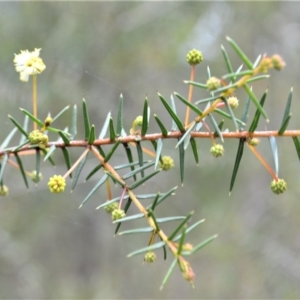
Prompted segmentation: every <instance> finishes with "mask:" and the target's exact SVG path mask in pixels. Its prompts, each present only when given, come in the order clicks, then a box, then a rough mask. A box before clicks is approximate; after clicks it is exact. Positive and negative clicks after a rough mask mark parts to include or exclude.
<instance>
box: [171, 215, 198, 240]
mask: <svg viewBox="0 0 300 300" xmlns="http://www.w3.org/2000/svg"><path fill="white" fill-rule="evenodd" d="M193 214H194V212H193V211H192V212H190V213H189V214H188V215H187V216H186V217H185V219H184V220H183V221H182V222H181V223H180V224H179V226H177V227H176V229H175V230H174V231H173V232H172V233H171V235H169V237H168V240H169V241H172V240H173V238H174V237H175V235H176V234H177V233H178V232H179V231H180V230H181V228H182V227H183V226H184V225H185V224H186V223H187V221H188V220H189V219H190V218H191V216H192V215H193Z"/></svg>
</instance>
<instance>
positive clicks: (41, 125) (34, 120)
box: [20, 108, 44, 127]
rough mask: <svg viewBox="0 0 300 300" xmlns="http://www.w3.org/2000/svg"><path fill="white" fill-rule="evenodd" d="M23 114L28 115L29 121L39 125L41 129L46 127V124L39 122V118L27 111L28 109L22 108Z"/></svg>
mask: <svg viewBox="0 0 300 300" xmlns="http://www.w3.org/2000/svg"><path fill="white" fill-rule="evenodd" d="M20 110H21V112H23V113H24V114H25V115H27V116H28V117H29V119H31V120H32V121H33V122H35V123H37V124H38V125H39V126H40V127H43V126H44V123H43V122H42V121H41V120H39V119H38V118H36V117H35V116H34V115H33V114H31V113H30V112H29V111H27V110H26V109H23V108H20Z"/></svg>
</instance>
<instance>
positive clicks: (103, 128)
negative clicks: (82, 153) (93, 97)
mask: <svg viewBox="0 0 300 300" xmlns="http://www.w3.org/2000/svg"><path fill="white" fill-rule="evenodd" d="M110 117H111V113H110V112H109V113H108V114H107V116H106V119H105V121H104V125H103V127H102V129H101V132H100V135H99V140H102V139H103V138H104V137H105V135H106V132H107V129H108V127H109V121H110Z"/></svg>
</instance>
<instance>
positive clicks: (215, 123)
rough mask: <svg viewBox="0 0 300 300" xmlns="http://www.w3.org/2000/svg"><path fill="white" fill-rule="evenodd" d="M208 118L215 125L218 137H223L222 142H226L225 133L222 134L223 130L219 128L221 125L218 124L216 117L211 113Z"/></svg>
mask: <svg viewBox="0 0 300 300" xmlns="http://www.w3.org/2000/svg"><path fill="white" fill-rule="evenodd" d="M208 118H209V120H210V122H211V124H212V125H213V127H214V129H215V131H216V133H217V135H218V137H219V138H220V139H221V141H222V143H224V138H223V134H222V131H221V130H220V128H219V125H218V124H217V121H216V120H215V118H214V117H213V115H211V114H209V115H208Z"/></svg>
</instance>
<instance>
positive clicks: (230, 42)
mask: <svg viewBox="0 0 300 300" xmlns="http://www.w3.org/2000/svg"><path fill="white" fill-rule="evenodd" d="M226 39H227V41H228V42H229V44H230V45H231V46H232V48H233V49H234V50H235V52H236V53H237V54H238V56H239V57H240V58H241V59H242V61H243V62H244V63H245V65H246V66H247V67H248V68H249V69H253V65H252V62H251V61H250V59H249V58H248V57H247V56H246V54H245V53H244V52H243V51H242V50H241V48H240V47H239V46H238V45H237V44H236V43H235V42H234V41H233V40H232V39H231V38H230V37H228V36H227V37H226Z"/></svg>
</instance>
